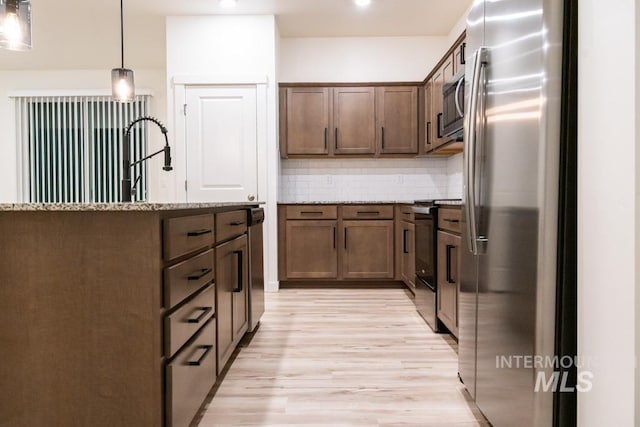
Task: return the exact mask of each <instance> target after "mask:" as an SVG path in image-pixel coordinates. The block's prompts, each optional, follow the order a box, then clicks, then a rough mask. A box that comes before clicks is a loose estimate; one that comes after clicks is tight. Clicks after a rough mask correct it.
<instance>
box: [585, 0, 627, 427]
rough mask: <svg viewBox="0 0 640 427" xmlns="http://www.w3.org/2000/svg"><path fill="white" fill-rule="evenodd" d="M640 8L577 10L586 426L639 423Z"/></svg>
mask: <svg viewBox="0 0 640 427" xmlns="http://www.w3.org/2000/svg"><path fill="white" fill-rule="evenodd" d="M637 7H638V6H637V1H634V0H612V1H608V2H603V1H601V0H582V1H580V8H579V28H580V34H579V46H580V51H579V66H578V67H579V76H578V82H579V118H578V122H579V145H578V150H579V157H578V164H579V176H578V180H579V195H578V203H579V206H578V209H579V215H578V354H579V356H580V357H581V358H587V359H591V360H593V362H594V363H592V364H591V366H590V367H589V368H585V369H589V370H591V371H592V372H593V374H594V379H593V389H592V390H591V391H589V392H584V393H579V394H578V425H579V426H581V427H591V426H593V427H599V426H633V425H638V423H639V422H640V418H638V417H637V414H636V411H638V410H639V409H640V408H635V409H634V403H635V402H636V399H637V398H638V397H637V395H638V391H639V390H638V387H640V383H638V382H636V375H635V371H636V369H637V368H636V361H635V350H636V348H637V335H638V323H637V318H636V312H637V311H636V310H637V308H638V305H637V292H636V283H637V279H636V266H637V265H638V264H636V261H637V257H636V252H635V251H636V242H635V241H634V238H635V236H636V232H637V230H636V227H637V218H638V215H637V211H636V210H635V206H636V201H634V195H635V196H637V191H638V186H637V184H636V183H637V175H636V173H637V166H636V158H637V154H638V153H637V150H638V149H637V147H638V129H637V126H638V122H637V119H638V114H637V113H638V112H637V110H636V109H637V108H638V106H637V99H636V94H637V89H638V88H637V84H638V74H637V70H636V66H637V56H638V45H636V43H635V41H636V35H637V31H638V20H637V18H636V16H637V15H636V13H637V10H636V8H637ZM614 64H615V65H614ZM612 66H614V69H615V73H614V75H613V76H612V74H611V70H612V68H611V67H612ZM603 76H612V78H613V79H614V81H615V84H610V82H609V81H607V80H603V79H602V77H603ZM620 88H623V90H619V89H620ZM612 123H615V126H611V124H612Z"/></svg>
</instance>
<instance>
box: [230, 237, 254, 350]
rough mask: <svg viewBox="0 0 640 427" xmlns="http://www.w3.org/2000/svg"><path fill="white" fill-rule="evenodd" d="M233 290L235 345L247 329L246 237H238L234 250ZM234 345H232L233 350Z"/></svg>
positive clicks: (247, 278)
mask: <svg viewBox="0 0 640 427" xmlns="http://www.w3.org/2000/svg"><path fill="white" fill-rule="evenodd" d="M233 255H234V258H235V266H234V267H235V270H236V275H235V288H234V291H233V293H232V296H233V341H234V343H235V344H237V343H238V342H239V341H240V340H241V339H242V337H243V336H244V334H245V332H247V329H248V327H249V310H248V308H249V307H248V306H249V292H248V290H247V287H248V286H250V283H249V252H248V242H247V236H246V235H245V236H242V237H240V239H239V241H238V244H237V245H236V247H235V248H234V251H233ZM235 346H236V345H234V348H235Z"/></svg>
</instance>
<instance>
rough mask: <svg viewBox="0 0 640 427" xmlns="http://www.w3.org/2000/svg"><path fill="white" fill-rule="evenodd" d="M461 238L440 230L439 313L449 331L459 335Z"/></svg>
mask: <svg viewBox="0 0 640 427" xmlns="http://www.w3.org/2000/svg"><path fill="white" fill-rule="evenodd" d="M460 243H461V238H460V236H457V235H455V234H451V233H448V232H445V231H438V304H437V315H438V318H439V319H440V320H441V321H442V323H444V325H445V326H446V327H447V328H448V329H449V331H450V332H451V333H452V334H453V335H454V336H456V337H457V336H458V287H459V286H460V284H459V277H460V273H459V272H460V269H459V266H460V262H459V260H460V246H461V245H460Z"/></svg>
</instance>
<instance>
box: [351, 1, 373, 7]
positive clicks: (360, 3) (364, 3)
mask: <svg viewBox="0 0 640 427" xmlns="http://www.w3.org/2000/svg"><path fill="white" fill-rule="evenodd" d="M354 1H355V2H356V5H357V6H360V7H367V6H369V5H370V4H371V0H354Z"/></svg>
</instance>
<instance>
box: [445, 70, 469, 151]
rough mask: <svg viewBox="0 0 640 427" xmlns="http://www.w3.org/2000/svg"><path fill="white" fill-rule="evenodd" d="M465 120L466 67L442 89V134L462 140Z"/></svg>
mask: <svg viewBox="0 0 640 427" xmlns="http://www.w3.org/2000/svg"><path fill="white" fill-rule="evenodd" d="M463 122H464V68H462V70H460V72H459V73H458V74H456V75H455V76H454V77H453V78H452V79H451V80H450V81H448V82H446V83H445V85H444V88H443V89H442V135H443V136H444V137H446V138H449V139H455V140H456V141H462V133H463Z"/></svg>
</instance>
